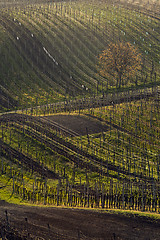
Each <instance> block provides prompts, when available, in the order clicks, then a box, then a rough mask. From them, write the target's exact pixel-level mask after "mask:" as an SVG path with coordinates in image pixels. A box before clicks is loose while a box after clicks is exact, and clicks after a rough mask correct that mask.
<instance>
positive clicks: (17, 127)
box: [0, 89, 160, 212]
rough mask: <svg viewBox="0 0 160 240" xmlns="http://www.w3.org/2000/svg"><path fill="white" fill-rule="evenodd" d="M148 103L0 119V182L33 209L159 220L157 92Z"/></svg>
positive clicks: (2, 117)
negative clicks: (145, 215)
mask: <svg viewBox="0 0 160 240" xmlns="http://www.w3.org/2000/svg"><path fill="white" fill-rule="evenodd" d="M151 95H152V96H150V97H147V98H144V99H140V100H134V101H128V102H122V103H119V104H118V103H117V104H114V101H115V100H116V99H115V96H114V99H112V100H113V101H112V105H108V106H105V105H104V106H102V105H99V107H98V108H93V107H91V106H88V108H84V109H81V112H80V113H79V109H78V110H76V109H75V111H72V112H70V114H69V115H68V113H66V112H65V113H63V112H58V110H57V109H55V108H53V106H52V107H51V109H52V111H53V113H54V112H55V110H56V111H57V113H56V114H54V115H52V114H51V112H50V111H51V109H50V110H49V112H50V115H39V116H36V115H33V114H32V115H30V114H28V115H26V114H14V113H13V114H7V115H2V116H1V118H0V121H1V129H0V134H1V140H0V141H1V155H2V159H1V163H0V169H1V178H2V181H4V182H8V183H9V184H8V185H10V186H9V188H10V190H11V191H12V193H13V194H14V195H15V196H17V197H18V198H21V199H22V200H23V201H30V202H32V203H37V204H51V205H52V204H53V205H57V206H58V205H63V206H75V207H88V208H95V207H101V208H107V209H108V208H118V209H121V208H122V209H132V210H141V211H155V212H159V204H160V196H159V177H160V175H159V174H160V169H159V161H160V159H159V157H160V152H159V141H160V139H159V127H160V125H159V120H160V119H159V116H160V115H159V92H158V89H155V90H154V92H152V94H151ZM61 109H62V108H61ZM31 112H32V111H31ZM32 113H33V112H32ZM78 119H79V121H78ZM61 121H63V122H61ZM68 122H70V125H71V127H70V128H67V127H66V126H67V125H68ZM79 124H81V127H80V126H79ZM87 124H88V125H87ZM82 125H84V126H83V128H82ZM92 125H93V128H92ZM86 126H87V127H86ZM95 126H96V127H95ZM78 129H81V131H80V132H79V133H78V132H77V130H78ZM90 129H91V130H90ZM90 131H91V134H90Z"/></svg>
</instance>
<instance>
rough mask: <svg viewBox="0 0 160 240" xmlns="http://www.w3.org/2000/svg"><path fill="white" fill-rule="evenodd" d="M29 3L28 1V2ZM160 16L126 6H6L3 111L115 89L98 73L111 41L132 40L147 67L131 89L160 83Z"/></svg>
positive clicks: (0, 25)
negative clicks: (98, 65)
mask: <svg viewBox="0 0 160 240" xmlns="http://www.w3.org/2000/svg"><path fill="white" fill-rule="evenodd" d="M27 3H28V2H27ZM159 22H160V18H159V16H158V15H157V14H156V12H155V10H154V9H153V10H152V12H151V13H150V12H149V13H148V12H146V11H145V10H144V11H143V9H141V8H137V9H136V8H135V7H134V9H132V7H131V6H130V5H127V6H126V7H125V6H124V5H123V3H121V4H120V3H119V4H117V3H115V4H113V3H110V2H103V3H100V4H98V7H97V2H96V1H93V2H88V3H86V2H83V1H82V2H72V3H71V2H70V3H68V2H65V3H62V2H59V3H57V2H56V3H46V4H45V3H44V4H42V3H41V4H39V3H36V4H31V2H30V4H26V5H25V4H24V5H20V6H18V4H16V5H15V7H13V6H12V8H9V7H8V6H7V7H6V8H1V16H0V71H1V74H0V90H1V99H2V100H1V101H0V110H1V111H2V110H7V109H12V108H13V107H16V106H17V105H18V106H23V107H28V106H31V105H33V104H34V105H35V104H39V105H40V104H44V103H48V102H53V101H58V100H61V99H64V98H66V97H68V96H70V97H77V96H82V95H90V94H93V93H95V92H97V89H98V92H105V91H106V89H107V88H110V87H111V86H114V85H115V80H114V79H113V78H112V77H110V78H109V79H104V78H103V77H101V76H100V75H99V73H98V72H97V56H98V55H99V54H100V53H101V51H102V50H104V49H105V48H106V47H107V44H108V43H110V42H111V41H114V42H116V41H117V40H118V39H121V40H125V41H130V42H131V43H132V44H133V45H135V46H137V47H138V48H139V50H140V51H141V53H142V56H143V69H142V71H141V72H140V73H138V75H137V78H136V80H134V79H133V80H131V81H129V83H128V84H127V86H132V85H135V84H137V85H142V84H145V85H146V84H149V83H151V84H153V82H157V83H158V82H159V74H160V73H159V64H160V62H159V61H160V60H159V59H160V56H159V53H160V46H159V39H160V30H159Z"/></svg>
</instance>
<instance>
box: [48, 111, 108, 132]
mask: <svg viewBox="0 0 160 240" xmlns="http://www.w3.org/2000/svg"><path fill="white" fill-rule="evenodd" d="M45 118H47V119H49V120H51V121H54V122H56V123H58V124H60V125H61V126H63V127H65V128H67V129H70V130H72V131H74V132H76V133H78V134H79V135H86V134H87V132H86V128H87V130H88V134H94V133H100V132H102V131H103V132H106V131H108V126H106V125H103V124H102V123H101V122H100V121H99V120H96V119H93V118H92V119H91V118H89V117H85V116H82V115H52V116H47V117H45Z"/></svg>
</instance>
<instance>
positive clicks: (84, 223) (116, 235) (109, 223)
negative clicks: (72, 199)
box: [0, 201, 160, 240]
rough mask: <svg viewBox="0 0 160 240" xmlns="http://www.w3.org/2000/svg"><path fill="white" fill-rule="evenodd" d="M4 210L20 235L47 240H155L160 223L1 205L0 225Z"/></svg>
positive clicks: (121, 216)
mask: <svg viewBox="0 0 160 240" xmlns="http://www.w3.org/2000/svg"><path fill="white" fill-rule="evenodd" d="M6 209H7V212H8V217H9V223H10V224H11V225H12V226H13V227H14V229H17V230H18V232H19V233H27V234H28V235H29V236H30V237H35V236H38V237H42V238H43V239H46V240H49V239H51V240H53V239H62V240H63V239H69V240H72V239H99V240H100V239H106V240H108V239H110V240H111V239H123V240H127V239H129V240H132V239H134V240H135V239H137V240H142V239H143V240H149V239H150V240H151V239H155V240H156V239H157V240H158V239H159V236H160V221H157V222H153V221H151V220H150V219H147V218H144V217H143V218H141V217H132V216H130V217H129V216H123V215H117V214H109V213H106V212H103V213H102V212H96V211H91V210H90V211H87V210H79V209H68V208H56V207H51V208H49V207H45V208H40V207H27V206H18V205H14V204H8V203H5V202H1V201H0V216H1V217H0V221H2V219H5V210H6ZM27 239H28V238H27ZM33 239H34V238H33Z"/></svg>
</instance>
